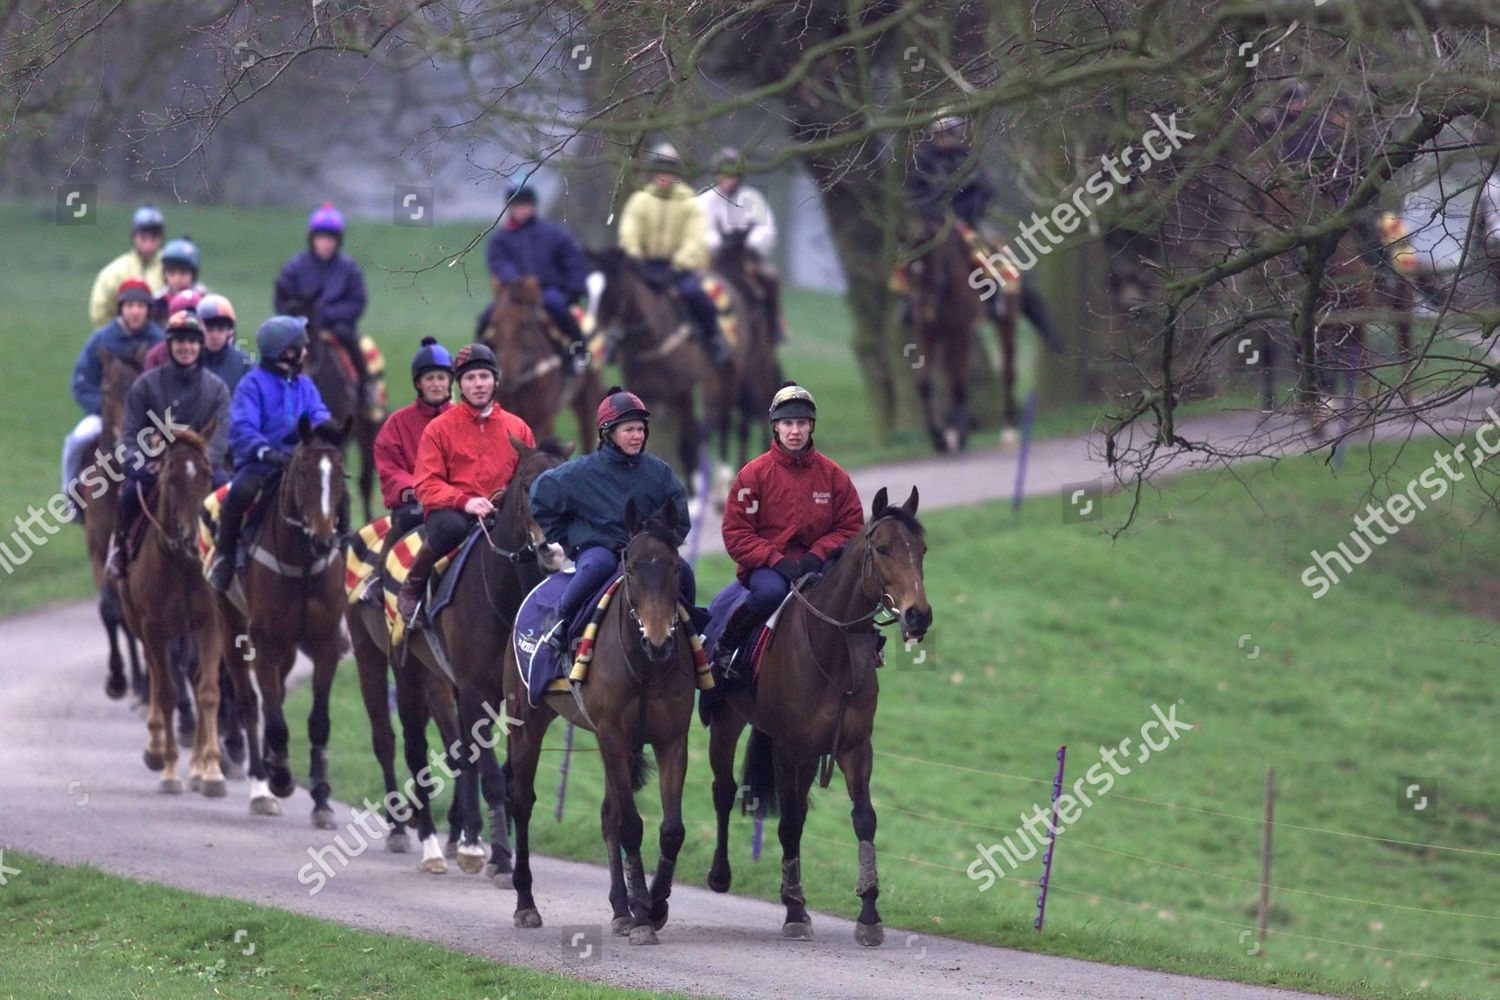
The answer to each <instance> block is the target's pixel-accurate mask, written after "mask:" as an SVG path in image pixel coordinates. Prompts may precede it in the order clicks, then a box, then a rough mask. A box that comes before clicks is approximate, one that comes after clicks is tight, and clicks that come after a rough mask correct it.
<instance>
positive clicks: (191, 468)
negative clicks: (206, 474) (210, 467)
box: [186, 458, 198, 479]
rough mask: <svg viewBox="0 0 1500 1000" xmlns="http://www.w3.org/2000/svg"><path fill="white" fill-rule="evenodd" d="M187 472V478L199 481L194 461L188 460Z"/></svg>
mask: <svg viewBox="0 0 1500 1000" xmlns="http://www.w3.org/2000/svg"><path fill="white" fill-rule="evenodd" d="M186 471H187V477H188V478H189V479H197V478H198V467H197V466H196V465H194V464H193V460H192V459H191V458H190V459H188V460H187V467H186Z"/></svg>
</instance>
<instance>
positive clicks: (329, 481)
mask: <svg viewBox="0 0 1500 1000" xmlns="http://www.w3.org/2000/svg"><path fill="white" fill-rule="evenodd" d="M318 474H319V475H321V476H322V477H323V490H322V493H321V494H320V498H319V505H320V506H319V509H320V510H322V512H323V516H324V517H332V516H333V508H332V504H333V499H332V493H333V460H332V459H331V458H329V457H328V456H327V455H324V456H323V457H322V458H320V459H318Z"/></svg>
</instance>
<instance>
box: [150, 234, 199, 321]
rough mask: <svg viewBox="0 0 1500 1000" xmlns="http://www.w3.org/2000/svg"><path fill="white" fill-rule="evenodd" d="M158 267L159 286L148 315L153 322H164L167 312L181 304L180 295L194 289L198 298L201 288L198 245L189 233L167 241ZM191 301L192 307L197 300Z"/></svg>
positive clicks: (183, 306) (178, 307)
mask: <svg viewBox="0 0 1500 1000" xmlns="http://www.w3.org/2000/svg"><path fill="white" fill-rule="evenodd" d="M161 270H162V278H163V283H164V284H163V288H162V290H161V291H160V292H159V293H158V294H157V296H156V301H155V302H153V303H152V305H151V318H152V319H153V320H155V321H156V322H157V323H165V322H166V321H167V317H168V316H175V315H176V314H177V312H178V310H179V309H180V308H185V306H186V303H185V302H184V301H183V296H185V295H189V294H190V293H193V292H196V293H197V296H196V298H197V299H201V298H202V297H203V295H204V292H205V289H204V288H203V286H202V285H200V284H199V283H198V270H199V259H198V247H197V246H196V245H195V244H194V243H193V240H192V237H190V236H179V237H177V238H176V239H171V240H168V241H167V245H166V246H164V247H162V248H161ZM192 304H193V306H194V307H196V306H197V304H198V303H197V301H193V303H192Z"/></svg>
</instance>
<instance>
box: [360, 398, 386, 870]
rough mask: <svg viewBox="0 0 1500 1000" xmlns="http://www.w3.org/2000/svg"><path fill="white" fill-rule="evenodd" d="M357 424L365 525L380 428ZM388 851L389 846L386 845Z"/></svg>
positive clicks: (368, 423)
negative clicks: (377, 436) (376, 438)
mask: <svg viewBox="0 0 1500 1000" xmlns="http://www.w3.org/2000/svg"><path fill="white" fill-rule="evenodd" d="M358 424H359V499H360V502H361V503H362V504H363V505H364V511H365V523H367V524H368V523H369V522H371V521H373V520H375V515H374V513H373V512H372V511H371V510H370V496H371V494H372V493H373V492H374V485H375V435H376V434H377V433H378V432H379V431H380V426H379V425H378V424H377V423H375V422H374V421H373V420H369V419H367V418H365V417H364V416H361V417H360V418H359V420H358ZM387 849H389V845H387Z"/></svg>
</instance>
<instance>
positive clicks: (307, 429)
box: [297, 413, 313, 441]
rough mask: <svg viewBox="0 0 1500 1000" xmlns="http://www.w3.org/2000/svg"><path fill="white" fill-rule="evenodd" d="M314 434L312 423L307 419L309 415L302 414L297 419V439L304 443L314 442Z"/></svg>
mask: <svg viewBox="0 0 1500 1000" xmlns="http://www.w3.org/2000/svg"><path fill="white" fill-rule="evenodd" d="M312 434H313V425H312V421H311V420H309V419H307V414H305V413H304V414H302V416H300V417H298V418H297V437H299V438H301V439H302V440H303V441H310V440H312Z"/></svg>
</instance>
